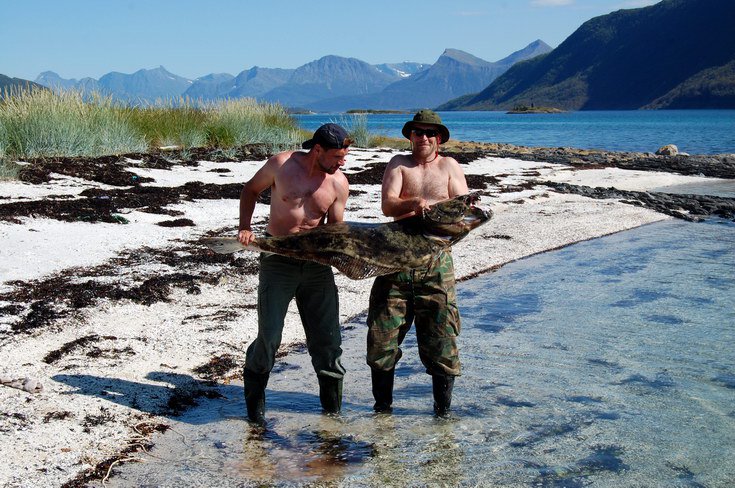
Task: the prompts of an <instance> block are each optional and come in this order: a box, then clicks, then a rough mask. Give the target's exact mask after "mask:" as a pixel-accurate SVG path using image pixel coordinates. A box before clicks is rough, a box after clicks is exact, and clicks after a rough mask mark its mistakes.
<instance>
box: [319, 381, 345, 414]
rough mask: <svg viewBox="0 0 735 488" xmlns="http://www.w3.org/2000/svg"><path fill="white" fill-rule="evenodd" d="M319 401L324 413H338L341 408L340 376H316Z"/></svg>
mask: <svg viewBox="0 0 735 488" xmlns="http://www.w3.org/2000/svg"><path fill="white" fill-rule="evenodd" d="M318 378H319V401H321V403H322V410H323V411H324V413H339V412H340V410H342V378H333V377H331V376H318Z"/></svg>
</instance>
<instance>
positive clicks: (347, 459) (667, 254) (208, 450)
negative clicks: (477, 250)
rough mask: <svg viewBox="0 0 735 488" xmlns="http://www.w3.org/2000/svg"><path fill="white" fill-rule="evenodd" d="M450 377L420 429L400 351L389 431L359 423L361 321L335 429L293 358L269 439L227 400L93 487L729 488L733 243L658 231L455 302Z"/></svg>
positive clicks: (718, 235)
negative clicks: (456, 362) (457, 324)
mask: <svg viewBox="0 0 735 488" xmlns="http://www.w3.org/2000/svg"><path fill="white" fill-rule="evenodd" d="M459 291H460V294H459V300H460V306H461V311H462V317H463V330H462V335H461V337H460V346H461V357H462V360H463V368H464V374H463V376H462V377H461V378H459V379H458V380H457V383H456V387H455V395H454V405H453V406H454V414H453V417H452V418H450V419H448V420H438V419H435V418H433V416H432V407H431V387H430V378H429V377H428V376H427V375H426V374H425V373H424V370H423V367H422V366H421V364H420V362H419V360H418V354H417V351H416V346H415V341H414V337H413V334H412V333H411V334H409V336H408V338H407V340H406V343H405V346H404V358H403V359H402V361H401V362H400V363H399V367H398V370H397V378H396V388H395V403H394V407H395V411H394V413H393V415H375V414H373V413H372V410H371V406H372V398H371V394H370V383H369V371H368V368H367V366H366V365H365V363H364V341H365V327H364V317H361V318H359V319H358V320H356V321H355V323H353V324H349V325H348V326H347V330H345V334H344V338H345V339H344V343H345V357H344V363H345V365H346V367H347V368H348V376H347V378H346V381H345V403H344V407H343V415H342V416H341V417H340V418H330V417H326V416H323V415H321V414H319V413H318V412H319V401H318V392H317V387H316V378H315V376H314V375H313V372H312V370H311V366H310V363H309V360H308V355H307V354H306V353H305V352H303V351H302V352H295V353H292V354H289V355H288V356H287V357H285V358H283V359H281V360H279V361H280V362H279V363H278V364H277V367H276V370H274V373H273V375H272V377H271V382H270V384H269V388H268V410H267V414H266V416H267V419H268V426H267V429H266V431H265V432H264V433H263V432H258V431H257V430H253V429H251V428H250V427H249V425H248V424H247V422H245V421H244V419H243V414H244V409H245V407H244V402H243V400H242V388H241V386H240V385H229V386H225V387H223V388H222V393H223V394H224V395H225V398H224V399H216V400H205V401H203V402H202V404H201V406H200V407H199V408H195V409H193V410H191V411H190V412H188V413H186V414H185V415H184V416H182V417H180V418H178V419H177V421H176V422H175V423H174V427H173V429H172V430H171V431H169V432H168V433H167V434H166V435H164V436H162V438H159V439H158V440H157V441H156V447H155V449H153V450H152V452H151V454H150V456H146V455H141V457H144V458H145V460H146V462H145V463H134V464H125V465H122V466H121V467H120V468H119V469H117V468H116V472H118V473H120V474H118V475H117V476H116V477H113V478H112V479H111V480H110V481H109V482H108V486H262V485H267V486H304V485H307V486H323V485H328V486H559V487H561V486H564V487H577V486H603V487H608V486H610V487H613V486H688V487H695V486H707V487H725V486H732V485H733V483H735V463H733V459H735V348H733V344H735V325H733V324H735V308H734V307H733V301H734V299H735V225H733V224H732V223H727V222H722V221H717V220H711V221H707V222H704V223H696V224H694V223H687V222H681V221H665V222H661V223H657V224H652V225H648V226H644V227H641V228H638V229H634V230H631V231H627V232H624V233H620V234H615V235H612V236H608V237H604V238H601V239H596V240H593V241H588V242H583V243H579V244H575V245H573V246H569V247H567V248H564V249H562V250H558V251H554V252H549V253H545V254H541V255H537V256H534V257H531V258H528V259H524V260H521V261H518V262H515V263H511V264H509V265H507V266H505V267H503V268H501V269H500V270H498V271H497V272H494V273H489V274H487V275H484V276H482V277H479V278H476V279H473V280H471V281H468V282H465V283H461V284H460V285H459Z"/></svg>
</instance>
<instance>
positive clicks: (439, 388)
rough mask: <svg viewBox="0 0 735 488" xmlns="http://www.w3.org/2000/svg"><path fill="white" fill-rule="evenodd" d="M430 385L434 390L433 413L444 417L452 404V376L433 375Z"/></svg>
mask: <svg viewBox="0 0 735 488" xmlns="http://www.w3.org/2000/svg"><path fill="white" fill-rule="evenodd" d="M431 386H432V389H433V391H434V414H435V415H436V416H437V417H446V416H447V415H449V409H450V407H451V406H452V388H454V376H443V375H433V376H432V377H431Z"/></svg>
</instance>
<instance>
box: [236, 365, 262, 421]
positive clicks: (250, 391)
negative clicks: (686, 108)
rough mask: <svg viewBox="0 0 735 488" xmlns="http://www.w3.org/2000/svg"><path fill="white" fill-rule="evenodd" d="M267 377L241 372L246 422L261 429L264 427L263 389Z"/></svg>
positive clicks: (244, 370)
mask: <svg viewBox="0 0 735 488" xmlns="http://www.w3.org/2000/svg"><path fill="white" fill-rule="evenodd" d="M268 376H269V375H268V374H257V373H253V372H252V371H248V370H247V369H243V372H242V378H243V383H244V386H245V406H246V407H247V410H248V420H249V421H251V422H252V423H254V424H256V425H258V426H261V427H263V426H265V387H266V385H268Z"/></svg>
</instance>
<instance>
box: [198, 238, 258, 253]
mask: <svg viewBox="0 0 735 488" xmlns="http://www.w3.org/2000/svg"><path fill="white" fill-rule="evenodd" d="M202 243H204V245H205V246H207V247H208V248H210V249H211V250H212V251H214V252H216V253H217V254H232V253H233V252H238V251H242V250H244V249H247V250H250V251H259V250H260V249H259V248H258V247H257V246H254V245H252V244H251V245H248V246H243V245H242V243H241V242H240V241H239V240H238V239H237V237H205V238H203V239H202Z"/></svg>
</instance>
